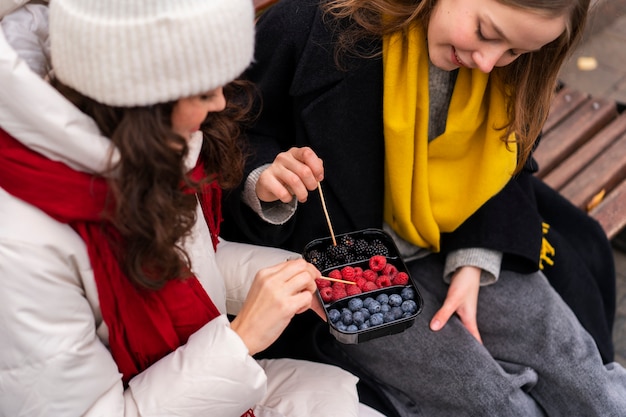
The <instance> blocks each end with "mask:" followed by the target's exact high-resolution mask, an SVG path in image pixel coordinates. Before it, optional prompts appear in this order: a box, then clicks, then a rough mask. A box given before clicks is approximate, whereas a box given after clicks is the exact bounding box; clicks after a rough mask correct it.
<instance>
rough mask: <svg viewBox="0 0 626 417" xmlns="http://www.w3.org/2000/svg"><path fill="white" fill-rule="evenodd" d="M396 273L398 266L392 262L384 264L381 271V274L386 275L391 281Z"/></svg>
mask: <svg viewBox="0 0 626 417" xmlns="http://www.w3.org/2000/svg"><path fill="white" fill-rule="evenodd" d="M397 273H398V268H396V266H395V265H393V264H387V265H385V267H384V268H383V272H382V274H383V275H388V276H389V278H391V280H392V281H393V278H394V277H395V276H396V274H397Z"/></svg>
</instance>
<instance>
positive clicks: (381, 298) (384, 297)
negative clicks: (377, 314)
mask: <svg viewBox="0 0 626 417" xmlns="http://www.w3.org/2000/svg"><path fill="white" fill-rule="evenodd" d="M376 301H378V302H379V303H381V304H387V303H388V302H389V296H388V295H387V294H385V293H382V294H378V297H376Z"/></svg>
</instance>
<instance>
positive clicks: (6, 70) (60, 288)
mask: <svg viewBox="0 0 626 417" xmlns="http://www.w3.org/2000/svg"><path fill="white" fill-rule="evenodd" d="M0 2H2V4H0V13H2V12H3V11H7V10H14V9H15V8H16V7H7V2H11V3H15V4H17V3H18V1H17V0H0ZM19 12H20V13H22V11H19ZM42 12H43V13H45V10H44V11H42ZM37 13H39V12H38V11H37V10H36V9H35V8H33V9H32V10H30V11H28V13H26V15H24V16H25V17H24V18H25V19H26V20H25V21H24V25H23V26H22V27H28V26H29V25H31V24H33V22H34V21H37V19H38V18H39V17H41V16H37ZM28 16H30V17H32V18H34V19H35V20H30V21H29V20H28V19H29V17H28ZM0 18H2V15H1V14H0ZM8 20H9V19H8V18H7V20H5V21H3V22H2V23H3V27H5V28H6V27H7V26H6V25H5V23H7V24H8ZM39 22H40V23H41V22H45V19H40V21H39ZM13 23H15V22H13ZM13 23H12V24H13ZM18 26H19V22H18ZM18 38H19V36H18ZM41 59H43V55H42V57H41ZM0 127H1V128H2V129H4V130H5V131H7V132H8V133H10V134H11V135H12V136H13V137H15V138H17V139H18V140H20V141H21V142H22V143H24V144H26V145H27V146H29V147H30V148H32V149H34V150H36V151H38V152H40V153H43V154H44V155H46V156H48V157H49V158H52V159H55V160H60V161H63V162H65V163H66V164H67V165H69V166H71V167H73V168H74V169H77V170H84V171H98V170H101V169H102V168H103V167H104V161H105V160H106V155H107V150H108V147H109V141H108V140H107V139H106V138H104V137H102V136H100V134H99V132H98V129H97V128H96V126H95V124H94V123H93V121H92V120H91V119H89V118H88V117H86V116H85V115H84V114H83V113H81V112H80V111H78V110H77V109H76V108H74V107H73V106H72V105H71V104H70V103H69V102H67V101H66V100H65V99H64V98H63V97H62V96H60V95H59V94H58V93H57V92H56V90H54V89H53V88H52V87H50V86H49V85H48V84H47V83H46V82H45V81H44V80H43V79H42V78H41V77H39V76H38V75H37V74H36V73H35V72H33V71H32V70H31V69H30V68H29V66H28V65H27V64H26V63H25V61H24V60H23V59H21V58H20V57H19V56H18V54H17V53H16V52H15V50H14V49H13V48H12V47H11V46H10V45H9V43H8V42H7V40H6V38H5V36H4V34H3V31H0ZM201 140H202V139H201V138H197V140H196V141H195V142H194V143H195V145H194V146H195V147H196V148H197V147H199V145H200V143H199V141H201ZM42 186H45V184H42ZM198 219H199V221H198V223H197V224H196V225H195V228H194V230H193V237H192V238H191V239H189V240H188V241H187V242H186V248H187V250H188V253H189V255H190V257H191V258H192V264H193V269H194V272H195V273H196V274H197V276H198V279H199V280H200V282H201V283H202V285H203V286H204V288H205V289H206V290H207V292H208V293H209V294H210V296H211V298H212V300H213V301H214V303H215V305H216V306H217V307H218V308H219V310H220V311H221V312H222V313H223V314H222V316H220V317H218V318H216V319H214V320H212V321H211V322H209V323H208V324H207V325H205V326H204V327H203V328H201V329H200V330H199V331H198V332H196V333H195V334H193V335H192V336H191V337H190V338H189V341H188V343H187V344H186V345H184V346H182V347H180V348H178V349H177V350H176V351H175V352H173V353H171V354H169V355H167V356H166V357H164V358H162V359H161V360H159V361H158V362H157V363H155V364H154V365H153V366H151V367H150V368H148V369H147V370H145V371H144V372H142V373H141V374H139V375H137V376H136V377H134V378H133V379H132V380H131V381H130V386H129V388H128V389H126V390H124V388H123V385H122V381H121V375H120V373H119V372H118V370H117V366H116V364H115V362H114V361H113V358H112V357H111V355H110V353H109V351H108V350H107V340H108V334H107V327H106V323H104V322H103V321H102V316H101V312H100V308H99V302H98V294H97V290H96V285H95V282H94V277H93V272H92V269H91V266H90V263H89V258H88V255H87V252H86V248H85V244H84V243H83V241H82V240H81V238H80V237H79V236H78V235H77V234H76V233H75V232H74V231H73V230H72V229H71V228H70V227H69V226H67V225H65V224H61V223H58V222H57V221H55V220H53V219H52V218H50V217H49V216H47V215H46V214H44V213H43V212H41V211H40V210H39V209H37V208H35V207H33V206H31V205H29V204H26V203H24V202H23V201H21V200H18V199H16V198H14V197H13V196H11V195H9V194H8V193H7V192H5V191H4V190H3V189H1V188H0V288H1V290H0V335H1V336H0V416H6V417H17V416H79V415H86V416H106V417H110V416H213V417H227V416H233V417H238V416H240V415H241V414H242V413H243V412H244V411H245V410H246V409H248V408H249V407H252V406H253V405H255V404H256V405H257V406H256V408H255V413H256V415H257V416H259V417H260V416H273V417H278V416H283V415H284V416H287V415H289V416H356V415H358V410H357V409H358V406H357V403H358V399H357V394H356V389H355V383H356V378H355V377H354V376H352V375H351V374H348V373H346V372H344V371H342V370H340V369H338V368H335V367H331V366H326V365H320V364H314V363H307V362H302V361H293V360H283V359H281V360H273V361H255V360H254V359H253V358H252V357H251V356H250V355H249V354H248V351H247V348H246V346H245V345H244V344H243V342H242V340H241V339H240V338H239V336H238V335H237V334H236V333H235V332H233V331H232V330H231V329H230V327H229V322H228V320H227V318H226V315H225V313H226V312H227V311H228V312H229V313H233V314H234V313H237V311H238V309H239V307H240V306H241V304H242V301H243V299H244V297H245V294H246V293H247V289H248V288H249V285H250V282H251V280H252V278H253V277H254V275H255V273H256V271H257V270H258V269H259V268H261V267H263V266H267V265H272V264H275V263H278V262H281V261H283V260H285V259H286V258H287V257H290V256H292V255H294V254H292V253H290V252H286V251H282V250H279V249H273V248H262V247H255V246H250V245H242V244H236V243H231V242H225V241H221V242H220V244H219V246H218V248H219V250H218V252H217V255H216V253H215V252H214V251H213V247H212V245H211V239H210V236H209V232H208V227H207V225H206V223H205V222H204V220H203V216H202V215H198ZM328 381H333V383H332V384H329V383H328ZM296 382H297V383H296Z"/></svg>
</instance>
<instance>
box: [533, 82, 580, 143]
mask: <svg viewBox="0 0 626 417" xmlns="http://www.w3.org/2000/svg"><path fill="white" fill-rule="evenodd" d="M587 100H590V96H589V94H587V93H583V92H582V91H578V90H574V89H571V88H569V87H563V88H561V89H560V90H559V91H558V92H557V93H556V94H555V95H554V98H553V99H552V104H551V105H550V112H549V113H548V118H547V120H546V122H545V123H544V125H543V133H544V134H547V133H548V132H549V131H551V130H552V129H554V127H556V126H558V124H559V123H561V122H562V121H563V120H564V119H565V118H566V117H567V116H568V115H569V114H570V113H572V112H574V110H576V109H578V108H579V107H580V106H581V105H582V104H583V103H585V102H586V101H587Z"/></svg>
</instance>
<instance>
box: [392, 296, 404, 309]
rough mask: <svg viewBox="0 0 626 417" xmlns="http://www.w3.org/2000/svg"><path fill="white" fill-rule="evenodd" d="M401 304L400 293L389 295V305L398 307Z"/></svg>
mask: <svg viewBox="0 0 626 417" xmlns="http://www.w3.org/2000/svg"><path fill="white" fill-rule="evenodd" d="M400 304H402V297H401V296H400V294H391V295H390V296H389V305H390V306H392V307H399V306H400Z"/></svg>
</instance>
